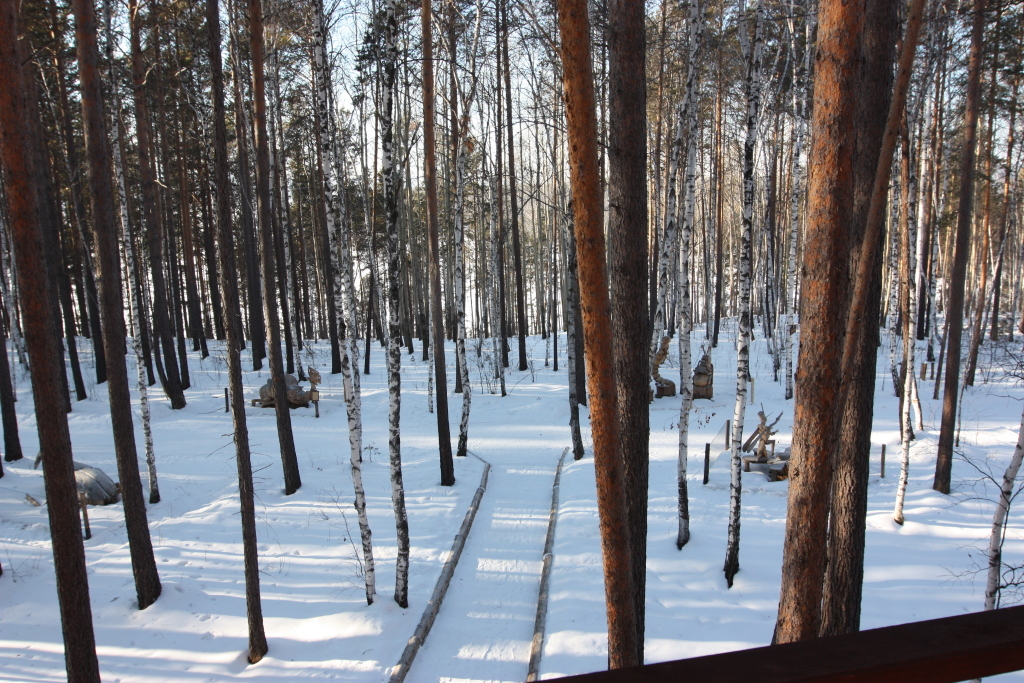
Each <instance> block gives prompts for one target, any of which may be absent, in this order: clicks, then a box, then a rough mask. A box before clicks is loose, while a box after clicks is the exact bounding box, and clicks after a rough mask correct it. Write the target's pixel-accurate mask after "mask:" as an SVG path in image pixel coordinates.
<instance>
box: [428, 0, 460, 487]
mask: <svg viewBox="0 0 1024 683" xmlns="http://www.w3.org/2000/svg"><path fill="white" fill-rule="evenodd" d="M430 20H431V9H430V0H423V5H422V9H421V12H420V26H421V29H422V37H423V146H424V150H423V162H424V172H423V175H424V191H425V193H426V198H427V230H428V245H429V251H430V256H429V258H430V323H431V324H430V329H431V339H432V341H433V344H434V377H435V380H434V381H435V382H436V384H435V386H436V391H435V394H436V396H437V446H438V451H439V453H440V456H441V486H453V485H454V484H455V463H454V462H452V437H451V433H450V432H449V426H448V372H447V370H446V368H445V362H444V311H443V310H442V309H441V266H440V254H439V251H440V250H439V246H438V236H437V169H436V164H435V162H434V55H433V42H434V38H433V35H432V34H431V29H430V24H431V21H430ZM456 365H458V363H456ZM456 371H458V368H456Z"/></svg>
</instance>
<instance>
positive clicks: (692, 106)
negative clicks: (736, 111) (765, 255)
mask: <svg viewBox="0 0 1024 683" xmlns="http://www.w3.org/2000/svg"><path fill="white" fill-rule="evenodd" d="M689 11H690V15H689V17H688V24H689V34H690V38H689V40H690V46H689V59H688V66H687V76H686V93H685V95H684V98H685V102H686V105H685V106H684V107H683V108H684V110H685V111H686V122H685V126H686V159H685V171H684V173H683V221H682V253H681V257H680V263H679V273H680V282H679V297H680V301H681V306H680V308H681V311H680V323H679V393H680V395H681V397H682V401H681V403H680V407H679V454H678V457H677V462H678V465H677V468H676V469H677V471H676V484H677V492H678V493H677V498H678V500H677V505H678V518H679V525H678V530H677V532H676V548H677V549H679V550H682V549H683V546H684V545H686V544H687V543H688V542H689V540H690V501H689V493H688V491H687V486H686V465H687V460H688V459H689V450H690V449H689V429H690V409H691V408H692V406H693V372H692V370H691V366H692V364H693V362H692V359H691V358H690V333H691V331H692V329H693V315H692V306H691V302H690V251H691V250H690V242H691V235H692V234H693V214H694V194H695V186H696V165H697V135H698V132H699V131H698V127H697V68H698V67H697V52H698V50H699V49H700V45H701V41H702V39H703V35H704V13H703V11H702V9H701V7H700V3H699V2H698V0H689Z"/></svg>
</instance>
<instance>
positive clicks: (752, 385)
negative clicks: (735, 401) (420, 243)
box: [750, 377, 754, 405]
mask: <svg viewBox="0 0 1024 683" xmlns="http://www.w3.org/2000/svg"><path fill="white" fill-rule="evenodd" d="M750 405H754V378H753V377H751V378H750Z"/></svg>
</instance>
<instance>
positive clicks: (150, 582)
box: [72, 0, 161, 609]
mask: <svg viewBox="0 0 1024 683" xmlns="http://www.w3.org/2000/svg"><path fill="white" fill-rule="evenodd" d="M72 6H73V9H74V13H75V38H76V43H77V52H78V72H79V80H80V81H81V88H82V121H83V123H84V127H85V143H86V149H87V152H88V157H89V190H90V199H91V204H92V227H93V231H94V233H95V239H96V247H97V253H98V255H99V276H100V278H99V279H100V311H101V321H102V323H103V343H104V350H105V351H106V354H107V358H109V359H110V360H111V363H110V364H109V366H108V367H107V389H108V392H109V396H110V421H111V426H112V427H113V431H114V450H115V453H116V455H117V473H118V476H119V477H120V480H121V500H122V502H123V504H124V518H125V525H126V527H127V529H128V547H129V550H130V552H131V560H132V572H133V574H134V575H135V590H136V593H137V595H138V599H139V609H146V608H147V607H149V606H150V605H151V604H153V603H154V602H156V599H157V598H158V597H160V591H161V586H160V576H159V575H158V573H157V569H156V559H155V558H154V556H153V542H152V540H151V539H150V536H149V522H148V521H147V519H146V504H145V501H144V500H143V497H142V481H141V480H140V478H139V459H138V455H137V454H136V450H135V427H134V425H133V423H132V402H131V395H130V394H129V391H128V371H127V368H126V367H125V361H124V355H125V345H124V340H125V337H126V332H125V325H124V309H123V301H124V299H123V296H122V291H121V264H120V261H119V259H118V247H117V227H116V225H115V218H114V187H113V183H112V182H111V177H110V176H111V165H110V152H109V149H108V147H107V145H108V141H107V130H106V119H105V116H104V113H103V95H102V84H101V83H100V73H99V68H98V66H97V64H98V62H99V50H98V48H97V44H96V12H95V8H94V6H93V0H74V2H73V5H72Z"/></svg>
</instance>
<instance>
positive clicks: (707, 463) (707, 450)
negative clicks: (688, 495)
mask: <svg viewBox="0 0 1024 683" xmlns="http://www.w3.org/2000/svg"><path fill="white" fill-rule="evenodd" d="M710 471H711V444H709V443H706V444H704V485H705V486H707V483H708V474H709V473H710Z"/></svg>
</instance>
